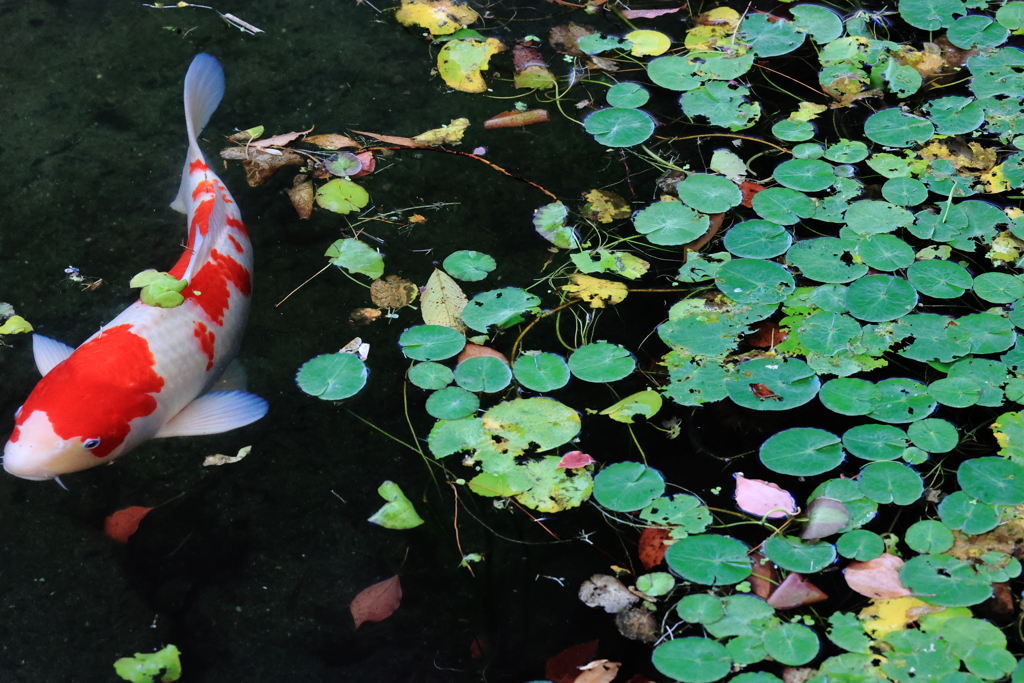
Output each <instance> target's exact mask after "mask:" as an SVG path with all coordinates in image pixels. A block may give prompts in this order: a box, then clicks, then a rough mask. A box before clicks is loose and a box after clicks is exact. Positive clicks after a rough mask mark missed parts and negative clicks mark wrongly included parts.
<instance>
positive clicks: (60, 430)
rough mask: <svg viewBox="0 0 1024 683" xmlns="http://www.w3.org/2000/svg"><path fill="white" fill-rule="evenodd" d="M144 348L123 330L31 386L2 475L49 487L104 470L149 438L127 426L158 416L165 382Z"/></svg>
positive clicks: (107, 334) (112, 331)
mask: <svg viewBox="0 0 1024 683" xmlns="http://www.w3.org/2000/svg"><path fill="white" fill-rule="evenodd" d="M152 365H153V362H152V354H150V353H149V347H148V345H147V344H146V342H145V340H144V339H142V338H141V337H139V336H137V335H135V334H133V333H132V332H131V331H130V329H129V326H127V325H123V326H118V327H114V328H109V329H107V330H105V331H104V332H103V333H102V334H100V335H99V336H97V337H94V338H93V339H91V340H90V341H88V342H86V343H85V344H83V345H82V346H81V347H80V348H79V349H78V350H77V351H75V352H74V353H73V354H71V355H70V356H69V357H68V358H67V359H66V360H65V361H64V362H62V363H60V364H59V365H57V366H56V367H54V368H53V369H52V370H50V371H49V372H48V373H47V374H46V376H44V377H43V378H42V379H41V380H40V381H39V383H38V384H37V385H36V387H35V389H33V390H32V393H31V394H29V397H28V399H27V400H26V401H25V405H23V406H22V407H21V408H19V409H18V413H17V415H16V416H15V420H14V433H12V434H11V438H10V440H9V441H8V442H7V445H6V446H4V469H5V470H7V471H8V472H9V473H10V474H13V475H14V476H16V477H21V478H23V479H33V480H43V479H53V478H54V477H58V476H60V475H62V474H68V473H71V472H78V471H80V470H85V469H89V468H90V467H95V466H96V465H101V464H103V463H106V462H110V461H111V460H113V459H114V458H116V457H117V456H118V455H120V454H121V453H123V452H125V451H127V450H130V449H131V448H132V446H134V445H136V444H137V443H138V442H139V441H140V440H142V439H145V438H148V437H150V436H152V433H149V434H145V435H144V436H143V435H142V434H141V433H138V432H141V431H143V430H140V429H136V430H135V431H136V432H137V433H135V434H133V426H135V427H136V428H139V427H141V425H140V422H142V421H144V420H145V418H146V417H147V416H149V415H151V414H153V413H154V411H156V408H157V401H156V399H155V398H154V396H153V394H154V393H156V392H159V391H160V389H161V388H162V387H163V383H164V382H163V379H162V378H161V377H160V376H159V375H157V374H156V373H155V372H154V371H153V367H152Z"/></svg>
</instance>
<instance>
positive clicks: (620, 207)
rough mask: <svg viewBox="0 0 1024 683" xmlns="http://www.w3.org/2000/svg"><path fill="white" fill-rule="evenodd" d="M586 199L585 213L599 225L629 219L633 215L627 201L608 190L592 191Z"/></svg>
mask: <svg viewBox="0 0 1024 683" xmlns="http://www.w3.org/2000/svg"><path fill="white" fill-rule="evenodd" d="M584 199H586V200H587V204H586V206H584V207H583V211H584V212H585V213H586V214H587V217H588V218H591V219H592V220H596V221H597V222H598V223H611V222H612V221H616V220H622V219H624V218H629V216H630V214H631V213H633V211H632V209H631V208H630V206H629V204H627V203H626V200H625V199H623V198H622V197H620V196H619V195H617V194H615V193H614V192H610V191H608V190H591V191H590V192H588V193H587V194H586V195H585V196H584Z"/></svg>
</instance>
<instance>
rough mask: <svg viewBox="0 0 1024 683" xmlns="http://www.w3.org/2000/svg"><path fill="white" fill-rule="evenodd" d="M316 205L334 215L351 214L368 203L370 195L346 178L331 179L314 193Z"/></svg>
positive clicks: (360, 186)
mask: <svg viewBox="0 0 1024 683" xmlns="http://www.w3.org/2000/svg"><path fill="white" fill-rule="evenodd" d="M316 203H317V204H319V205H320V207H321V208H324V209H327V210H328V211H333V212H334V213H352V212H353V211H359V210H360V209H362V208H364V207H365V206H366V205H367V204H369V203H370V195H369V194H367V192H366V190H364V189H363V186H362V185H357V184H356V183H354V182H352V181H351V180H349V179H348V178H332V179H331V180H328V181H327V182H326V183H324V184H323V185H321V186H320V188H319V189H318V190H317V191H316Z"/></svg>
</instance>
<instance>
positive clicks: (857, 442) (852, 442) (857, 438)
mask: <svg viewBox="0 0 1024 683" xmlns="http://www.w3.org/2000/svg"><path fill="white" fill-rule="evenodd" d="M843 447H844V448H845V449H846V450H847V452H849V453H850V454H851V455H855V456H857V457H858V458H863V459H864V460H874V461H882V460H896V459H898V458H899V457H900V456H901V455H903V451H904V450H905V449H906V447H907V433H906V432H905V431H903V430H902V429H900V428H899V427H893V426H892V425H884V424H882V425H880V424H865V425H857V426H856V427H851V428H850V429H847V430H846V431H845V432H844V433H843Z"/></svg>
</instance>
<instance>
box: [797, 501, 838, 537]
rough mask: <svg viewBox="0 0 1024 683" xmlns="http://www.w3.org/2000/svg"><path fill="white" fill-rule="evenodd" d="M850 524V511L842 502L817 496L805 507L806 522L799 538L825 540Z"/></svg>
mask: <svg viewBox="0 0 1024 683" xmlns="http://www.w3.org/2000/svg"><path fill="white" fill-rule="evenodd" d="M849 523H850V511H849V510H847V509H846V506H845V505H843V503H842V501H839V500H836V499H835V498H826V497H825V496H818V497H817V498H815V499H814V500H812V501H811V503H810V505H808V506H807V522H806V523H805V524H804V530H803V531H802V532H800V538H802V539H804V540H805V541H811V540H817V539H819V538H825V537H826V536H831V535H832V534H835V533H838V532H839V531H840V530H841V529H843V528H845V527H846V525H847V524H849Z"/></svg>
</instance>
